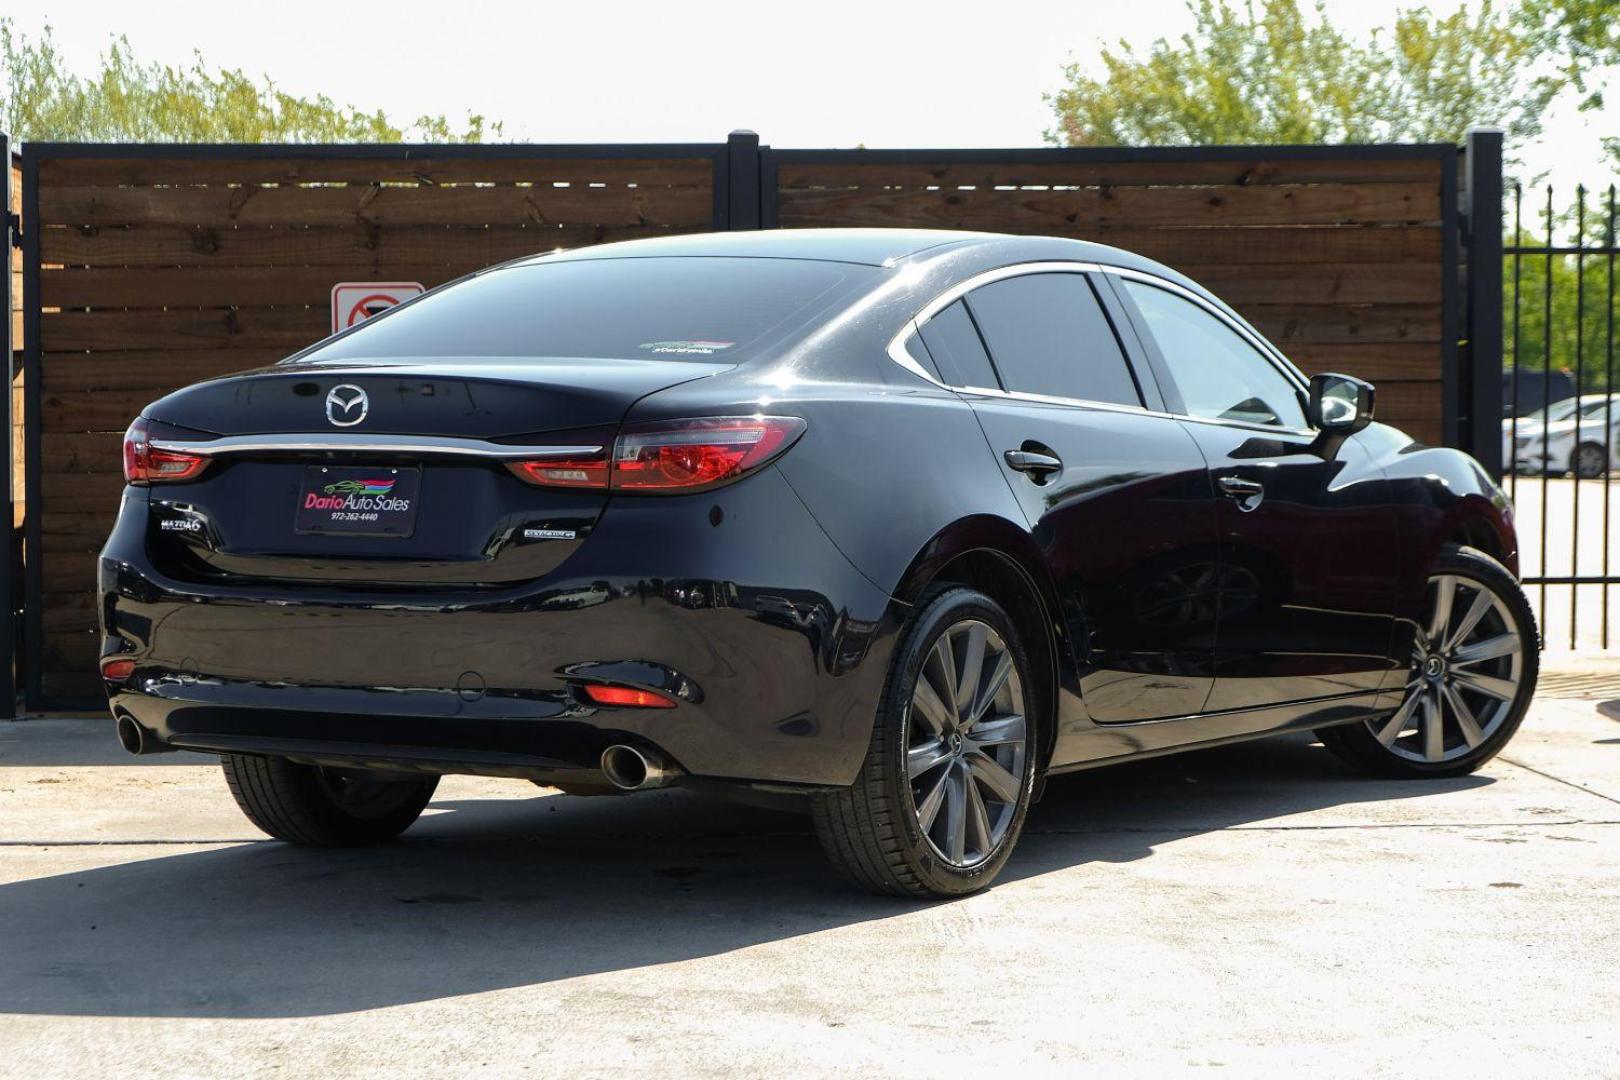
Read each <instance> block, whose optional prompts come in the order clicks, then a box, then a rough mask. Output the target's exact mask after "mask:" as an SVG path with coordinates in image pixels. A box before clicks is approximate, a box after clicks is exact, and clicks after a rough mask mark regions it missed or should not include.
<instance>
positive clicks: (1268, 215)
mask: <svg viewBox="0 0 1620 1080" xmlns="http://www.w3.org/2000/svg"><path fill="white" fill-rule="evenodd" d="M777 213H778V215H779V217H780V220H781V222H782V224H784V225H789V226H792V225H803V224H808V223H811V222H814V223H815V224H818V225H824V226H826V225H848V226H875V227H879V228H884V227H889V228H893V227H901V226H916V227H923V228H937V229H989V230H994V231H1005V232H1023V233H1028V232H1048V233H1052V234H1054V235H1067V234H1068V233H1069V232H1070V231H1072V230H1073V229H1076V228H1084V227H1087V226H1098V225H1126V224H1128V225H1131V226H1133V227H1138V228H1139V227H1142V226H1151V225H1270V224H1275V223H1276V222H1278V221H1287V222H1289V223H1291V224H1296V225H1337V224H1344V223H1353V224H1382V223H1387V224H1408V223H1422V222H1431V221H1435V220H1437V219H1438V218H1439V216H1440V189H1439V188H1438V187H1437V186H1434V185H1428V184H1369V185H1365V186H1360V187H1352V186H1348V185H1346V186H1339V185H1322V186H1311V185H1276V186H1257V187H1232V188H1084V189H1080V190H1076V191H1057V190H1054V191H985V190H976V191H926V190H881V189H880V190H870V189H866V188H860V189H854V190H847V191H840V190H828V191H798V190H786V191H781V192H779V193H778V210H777Z"/></svg>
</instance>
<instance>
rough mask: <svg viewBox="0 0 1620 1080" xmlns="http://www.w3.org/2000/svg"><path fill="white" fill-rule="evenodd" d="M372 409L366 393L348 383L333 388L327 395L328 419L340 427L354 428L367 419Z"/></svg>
mask: <svg viewBox="0 0 1620 1080" xmlns="http://www.w3.org/2000/svg"><path fill="white" fill-rule="evenodd" d="M370 408H371V399H370V398H368V397H366V392H365V391H364V390H362V389H360V388H359V387H358V386H352V385H350V384H348V383H344V384H343V385H342V386H334V387H332V389H331V390H330V391H329V392H328V393H327V395H326V418H327V419H328V420H330V421H332V423H334V424H336V425H337V426H338V427H354V425H356V424H358V423H359V422H360V421H362V420H364V419H365V418H366V412H367V411H368V410H369V409H370Z"/></svg>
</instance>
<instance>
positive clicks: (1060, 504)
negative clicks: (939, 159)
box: [920, 268, 1218, 760]
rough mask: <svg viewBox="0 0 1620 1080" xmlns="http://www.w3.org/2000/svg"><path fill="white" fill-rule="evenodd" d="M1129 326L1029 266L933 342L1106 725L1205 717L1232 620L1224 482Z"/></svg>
mask: <svg viewBox="0 0 1620 1080" xmlns="http://www.w3.org/2000/svg"><path fill="white" fill-rule="evenodd" d="M1110 302H1112V299H1111V298H1110ZM1120 317H1122V316H1121V315H1120V314H1119V312H1118V309H1117V307H1116V308H1115V312H1114V315H1113V316H1112V317H1111V316H1110V315H1109V313H1108V311H1107V310H1106V309H1105V307H1104V304H1103V303H1102V302H1101V300H1100V299H1099V295H1098V293H1097V291H1096V289H1095V287H1094V286H1093V284H1092V283H1091V282H1090V281H1089V280H1088V277H1087V276H1086V275H1085V274H1083V273H1079V272H1066V271H1065V272H1060V271H1051V270H1048V271H1045V272H1029V271H1022V270H1019V269H1016V268H1015V269H1014V270H1012V271H1008V272H1007V273H1006V275H1005V276H1000V277H998V278H997V280H993V281H989V282H986V283H984V284H982V285H980V286H979V287H977V288H975V289H973V290H972V291H971V292H969V293H968V294H967V295H966V296H965V297H964V298H963V299H961V300H957V301H956V302H954V303H952V304H951V305H950V306H949V307H947V308H945V309H943V310H941V311H940V312H939V313H938V314H937V315H935V316H934V317H933V318H932V319H930V320H929V321H928V322H927V323H925V324H924V325H923V326H922V327H921V330H920V336H921V339H922V341H923V343H924V344H925V345H926V346H927V349H928V351H929V354H930V356H931V357H932V358H933V359H934V360H935V362H936V363H937V364H938V367H939V369H940V372H941V377H942V378H943V379H945V380H946V381H947V382H951V383H952V384H953V385H954V386H956V387H958V388H960V389H961V392H962V393H964V395H965V396H966V397H967V398H968V400H969V402H970V403H971V405H972V407H973V409H974V411H975V413H976V414H977V415H978V417H979V421H980V424H981V425H982V427H983V429H984V433H985V436H986V438H987V439H988V440H989V443H990V447H991V449H992V450H993V451H994V453H995V454H996V457H997V459H998V460H999V461H1000V464H1001V467H1002V470H1003V472H1004V475H1005V476H1006V479H1007V482H1008V484H1009V485H1010V486H1011V488H1012V490H1013V492H1014V494H1015V495H1016V496H1017V498H1018V501H1019V503H1020V504H1021V506H1022V508H1023V511H1024V514H1025V516H1026V517H1027V519H1028V525H1029V527H1030V529H1031V531H1032V533H1033V534H1034V536H1035V538H1036V541H1037V543H1038V545H1039V547H1040V550H1041V552H1042V554H1043V555H1044V557H1045V559H1046V564H1047V567H1048V569H1049V570H1050V572H1051V576H1052V580H1053V582H1054V583H1055V586H1056V589H1057V592H1058V595H1059V598H1060V602H1061V604H1062V611H1061V614H1060V617H1061V618H1062V620H1063V622H1064V624H1065V626H1066V629H1067V635H1066V636H1067V639H1068V644H1069V648H1070V652H1071V656H1070V657H1069V658H1068V659H1069V661H1070V663H1072V664H1073V665H1074V669H1075V674H1076V678H1077V680H1078V683H1079V686H1080V689H1081V695H1082V699H1083V702H1084V705H1085V709H1086V712H1087V714H1088V717H1089V719H1090V720H1092V721H1096V722H1102V723H1114V722H1120V721H1132V720H1148V719H1156V718H1160V717H1168V716H1182V715H1187V714H1191V713H1196V712H1198V711H1199V710H1201V709H1202V708H1203V706H1204V701H1205V699H1206V698H1207V697H1208V696H1209V692H1210V688H1211V686H1212V685H1213V674H1212V663H1213V660H1214V638H1213V632H1214V623H1215V614H1216V610H1217V607H1218V604H1217V602H1216V599H1215V597H1214V596H1213V595H1212V593H1211V592H1210V587H1211V585H1212V583H1213V581H1214V574H1215V563H1216V536H1215V515H1214V497H1213V495H1212V493H1211V490H1210V486H1209V474H1208V469H1207V468H1206V466H1205V463H1204V459H1203V456H1202V455H1201V454H1200V453H1199V451H1198V447H1197V445H1196V444H1195V442H1194V441H1193V439H1192V438H1191V437H1189V436H1188V434H1187V433H1186V431H1184V430H1183V429H1182V428H1181V426H1180V425H1179V424H1177V423H1176V422H1175V421H1174V420H1170V419H1167V418H1166V417H1164V416H1163V415H1154V414H1153V413H1151V412H1149V410H1148V409H1147V408H1145V407H1144V405H1145V403H1146V402H1148V401H1149V400H1151V402H1152V403H1153V404H1154V406H1155V407H1157V405H1158V403H1159V402H1158V398H1157V391H1156V390H1154V389H1153V388H1152V386H1151V383H1149V384H1148V385H1147V386H1146V387H1144V385H1143V384H1142V383H1141V382H1140V381H1139V378H1138V373H1137V372H1136V371H1135V370H1134V369H1133V367H1132V365H1131V364H1130V363H1129V362H1128V360H1127V357H1126V354H1125V351H1124V349H1123V348H1122V346H1121V340H1120V337H1119V335H1118V334H1117V333H1116V330H1115V326H1114V321H1113V320H1114V319H1117V318H1120ZM1144 389H1146V390H1147V391H1148V393H1149V394H1150V395H1152V396H1151V398H1144ZM1060 739H1061V736H1060ZM1062 754H1063V751H1062V745H1061V742H1060V745H1059V748H1058V755H1057V758H1056V759H1055V760H1061V758H1062Z"/></svg>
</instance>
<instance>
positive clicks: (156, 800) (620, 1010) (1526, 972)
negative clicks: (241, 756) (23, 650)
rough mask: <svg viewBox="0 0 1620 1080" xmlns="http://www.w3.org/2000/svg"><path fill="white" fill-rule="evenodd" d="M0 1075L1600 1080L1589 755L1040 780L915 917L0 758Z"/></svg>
mask: <svg viewBox="0 0 1620 1080" xmlns="http://www.w3.org/2000/svg"><path fill="white" fill-rule="evenodd" d="M1566 685H1570V686H1574V687H1575V689H1574V690H1573V691H1571V692H1580V690H1581V687H1580V686H1578V685H1576V684H1566ZM1607 686H1612V687H1614V691H1613V693H1608V694H1605V692H1604V688H1605V687H1607ZM1593 687H1596V688H1597V692H1596V694H1595V695H1594V696H1599V697H1601V696H1609V697H1615V698H1620V678H1616V679H1613V680H1607V681H1605V680H1604V679H1601V678H1600V679H1597V680H1595V681H1594V680H1588V682H1587V683H1586V684H1585V689H1586V690H1587V691H1591V689H1592V688H1593ZM1616 715H1620V710H1617V711H1616ZM0 1063H3V1064H0V1072H4V1073H5V1074H7V1075H11V1076H19V1077H23V1076H26V1077H42V1076H92V1075H93V1076H103V1075H113V1076H134V1075H145V1074H156V1073H166V1074H179V1075H210V1076H226V1075H254V1076H258V1075H264V1076H277V1077H285V1076H335V1075H390V1076H404V1075H424V1074H436V1075H475V1076H477V1075H509V1074H518V1073H525V1072H527V1073H530V1074H533V1075H537V1076H546V1075H563V1074H567V1075H570V1076H598V1075H609V1074H623V1073H624V1072H626V1071H631V1072H634V1073H638V1074H639V1073H644V1072H657V1073H660V1074H666V1075H687V1074H699V1073H702V1074H720V1075H742V1076H759V1075H767V1074H769V1075H782V1074H827V1073H848V1074H862V1075H870V1074H907V1075H934V1076H969V1075H976V1076H978V1075H984V1074H985V1073H987V1072H995V1073H1014V1072H1017V1073H1030V1072H1051V1071H1056V1070H1058V1069H1064V1068H1068V1067H1073V1066H1075V1065H1078V1064H1084V1065H1086V1066H1089V1068H1090V1071H1091V1072H1093V1073H1095V1074H1100V1075H1116V1074H1122V1075H1163V1074H1165V1073H1175V1074H1181V1073H1190V1074H1196V1075H1210V1074H1224V1075H1228V1076H1248V1075H1254V1074H1256V1073H1260V1072H1264V1073H1271V1074H1284V1075H1299V1074H1302V1073H1304V1072H1306V1071H1307V1070H1309V1072H1310V1073H1311V1074H1312V1075H1313V1076H1324V1075H1343V1076H1356V1077H1366V1076H1377V1075H1452V1074H1462V1073H1463V1072H1465V1071H1466V1073H1467V1074H1469V1075H1470V1076H1472V1077H1480V1076H1526V1075H1537V1076H1557V1075H1564V1076H1600V1075H1617V1074H1620V722H1617V721H1616V720H1614V719H1611V718H1609V716H1608V715H1606V714H1605V713H1604V712H1602V711H1600V706H1599V703H1598V702H1596V701H1592V700H1557V699H1551V698H1549V699H1546V700H1543V701H1540V702H1538V704H1537V706H1536V708H1535V709H1534V711H1533V713H1532V716H1531V718H1530V719H1529V721H1528V722H1527V723H1526V725H1525V729H1524V731H1523V732H1522V733H1521V734H1520V736H1519V738H1518V740H1517V741H1516V742H1515V743H1514V744H1513V745H1512V746H1511V747H1510V748H1509V751H1508V753H1507V755H1506V757H1505V759H1498V761H1496V762H1495V763H1493V764H1492V765H1491V766H1489V767H1488V768H1487V769H1486V770H1485V771H1484V772H1482V773H1481V774H1479V775H1478V776H1475V777H1470V778H1467V779H1463V780H1453V781H1441V782H1423V783H1393V782H1379V781H1368V780H1364V779H1359V778H1357V777H1354V776H1352V775H1350V774H1349V773H1347V772H1346V771H1344V770H1343V769H1342V768H1341V767H1340V766H1339V765H1338V764H1337V763H1336V762H1335V761H1334V760H1333V759H1331V758H1330V757H1329V756H1328V755H1327V754H1326V753H1325V752H1324V751H1323V750H1322V749H1321V748H1320V747H1317V746H1313V745H1311V744H1310V743H1309V741H1308V740H1305V739H1279V740H1273V741H1269V742H1264V743H1258V744H1251V745H1250V746H1247V747H1241V748H1233V749H1226V750H1218V751H1210V752H1205V753H1201V754H1197V755H1192V756H1185V757H1181V758H1172V759H1163V760H1160V761H1155V762H1146V763H1142V764H1139V765H1135V766H1126V767H1121V768H1115V769H1110V770H1105V771H1100V772H1094V773H1089V774H1081V775H1079V776H1075V777H1070V778H1067V779H1063V780H1057V781H1054V782H1053V783H1052V785H1051V788H1050V789H1049V791H1048V794H1047V797H1046V799H1045V801H1044V802H1043V803H1042V804H1041V805H1040V806H1039V807H1037V809H1036V811H1035V812H1034V813H1033V814H1032V816H1031V818H1030V827H1029V829H1028V830H1027V832H1026V834H1025V837H1024V840H1023V844H1022V846H1021V847H1020V849H1019V851H1018V853H1017V855H1016V856H1015V857H1014V860H1013V862H1012V864H1011V867H1010V872H1009V873H1008V874H1007V875H1006V876H1005V877H1004V879H1003V881H1002V883H1001V884H999V885H998V886H997V887H996V888H994V889H993V890H991V891H990V892H989V893H987V894H985V895H983V896H979V897H975V898H972V899H968V900H963V901H959V902H955V903H946V904H935V905H917V904H908V903H903V902H896V901H888V900H882V899H877V898H871V897H866V896H864V895H861V894H858V893H853V892H850V891H848V890H846V889H845V888H844V886H843V885H841V884H840V883H839V881H838V880H837V879H836V878H835V877H834V876H833V874H832V873H831V872H830V870H829V869H828V868H827V866H826V865H825V864H824V863H823V861H822V859H821V855H820V852H819V850H818V849H817V847H816V844H815V841H814V839H813V837H812V836H810V834H809V833H808V831H807V829H806V827H805V825H804V823H803V822H801V821H800V820H799V819H798V818H796V817H794V816H790V815H785V814H779V813H773V812H769V811H764V810H751V809H738V808H734V807H725V806H717V805H715V804H710V803H705V802H702V801H699V800H697V799H695V798H693V797H690V796H687V795H685V794H682V793H680V792H659V793H649V794H645V795H640V796H635V797H627V798H618V799H594V800H586V799H574V798H568V797H564V796H560V795H553V794H547V793H544V792H542V791H540V790H539V789H537V788H534V787H532V786H530V785H527V784H524V783H521V782H513V781H487V780H472V779H461V778H457V779H451V780H447V781H446V782H445V783H444V784H443V785H442V786H441V787H440V789H439V794H438V797H437V799H436V800H435V802H434V804H433V807H432V808H431V809H430V811H429V816H427V817H425V818H424V819H423V820H422V822H421V823H419V824H418V825H417V827H416V828H414V829H413V830H411V832H410V833H408V834H407V837H406V839H404V840H403V841H401V842H399V843H397V844H394V845H392V846H389V847H386V848H380V849H373V850H367V851H361V852H349V853H330V852H318V851H305V850H299V849H296V848H291V847H287V846H284V845H281V844H276V843H270V842H266V841H263V840H262V839H260V838H259V837H258V836H256V834H255V833H254V831H253V830H252V829H251V828H250V827H249V826H248V825H247V823H246V821H245V820H243V819H242V818H241V817H240V816H239V815H238V813H237V811H236V809H235V807H234V805H233V804H232V803H231V800H230V797H229V795H228V794H227V793H226V790H225V785H224V782H223V780H222V779H221V777H220V774H219V770H218V768H217V766H214V765H212V764H211V763H210V759H205V758H200V757H191V756H181V755H171V756H166V757H157V758H148V759H143V760H140V761H137V760H135V759H131V758H128V757H124V756H123V755H122V753H121V751H118V750H117V748H116V745H115V743H114V740H113V736H112V732H111V729H110V725H108V724H106V723H102V722H86V721H74V720H47V721H31V722H26V723H20V724H14V725H6V724H0Z"/></svg>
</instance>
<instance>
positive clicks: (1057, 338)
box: [967, 273, 1142, 405]
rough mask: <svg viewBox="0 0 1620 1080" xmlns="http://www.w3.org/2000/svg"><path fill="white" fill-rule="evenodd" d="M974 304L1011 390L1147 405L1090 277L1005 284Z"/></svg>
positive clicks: (981, 291) (982, 292)
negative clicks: (1143, 400)
mask: <svg viewBox="0 0 1620 1080" xmlns="http://www.w3.org/2000/svg"><path fill="white" fill-rule="evenodd" d="M967 300H968V306H969V307H970V308H971V309H972V311H973V317H974V319H976V320H977V321H978V324H979V329H980V330H981V331H982V332H983V333H984V340H985V343H986V344H987V345H989V347H990V358H991V359H992V360H994V361H995V364H996V370H997V371H998V372H1000V373H1001V381H1002V382H1004V383H1005V384H1006V386H1007V389H1008V390H1014V391H1019V392H1022V393H1026V394H1042V395H1045V396H1048V397H1064V398H1079V399H1081V400H1084V401H1106V402H1110V403H1112V404H1115V405H1141V404H1142V397H1141V395H1140V393H1138V391H1137V389H1136V380H1135V378H1133V377H1132V375H1131V369H1130V366H1129V365H1128V364H1127V363H1126V360H1125V353H1124V352H1123V351H1122V350H1121V349H1120V346H1119V340H1118V339H1117V338H1116V337H1115V336H1114V329H1113V327H1112V326H1111V325H1110V324H1109V322H1108V317H1107V316H1106V315H1104V314H1103V310H1102V305H1101V304H1100V303H1099V302H1098V300H1097V295H1096V293H1094V292H1092V290H1091V283H1090V282H1089V281H1087V280H1086V279H1085V277H1084V276H1082V275H1080V274H1064V273H1047V274H1024V275H1021V276H1019V277H1011V278H1004V279H1003V280H1001V281H993V282H991V283H990V284H988V285H984V286H981V287H979V288H977V289H975V290H973V292H971V293H969V294H968V298H967Z"/></svg>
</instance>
